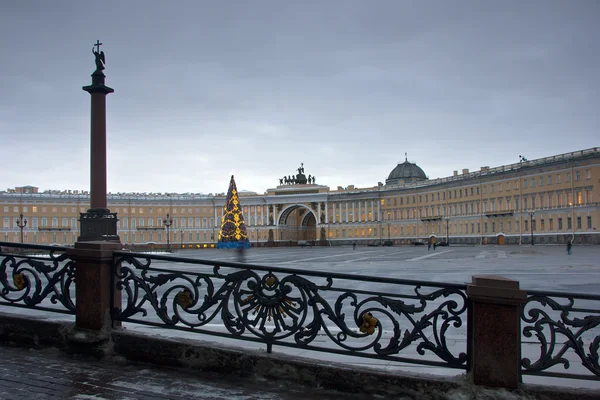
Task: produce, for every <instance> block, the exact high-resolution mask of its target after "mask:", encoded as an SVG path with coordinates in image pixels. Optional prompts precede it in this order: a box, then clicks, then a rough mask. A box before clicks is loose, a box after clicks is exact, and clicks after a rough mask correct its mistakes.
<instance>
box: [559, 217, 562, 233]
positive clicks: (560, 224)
mask: <svg viewBox="0 0 600 400" xmlns="http://www.w3.org/2000/svg"><path fill="white" fill-rule="evenodd" d="M562 228H563V224H562V218H559V219H558V230H559V231H560V230H562Z"/></svg>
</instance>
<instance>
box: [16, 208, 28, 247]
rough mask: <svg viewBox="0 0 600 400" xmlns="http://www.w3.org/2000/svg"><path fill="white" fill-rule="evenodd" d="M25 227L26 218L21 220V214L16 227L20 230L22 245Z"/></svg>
mask: <svg viewBox="0 0 600 400" xmlns="http://www.w3.org/2000/svg"><path fill="white" fill-rule="evenodd" d="M26 226H27V218H23V213H21V215H19V219H18V220H17V227H18V228H19V229H20V230H21V243H23V229H24V228H25V227H26Z"/></svg>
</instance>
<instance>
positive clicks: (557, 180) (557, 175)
mask: <svg viewBox="0 0 600 400" xmlns="http://www.w3.org/2000/svg"><path fill="white" fill-rule="evenodd" d="M556 183H560V174H556Z"/></svg>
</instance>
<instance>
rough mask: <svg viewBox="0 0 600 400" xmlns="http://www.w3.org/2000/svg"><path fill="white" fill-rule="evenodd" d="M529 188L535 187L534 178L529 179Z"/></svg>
mask: <svg viewBox="0 0 600 400" xmlns="http://www.w3.org/2000/svg"><path fill="white" fill-rule="evenodd" d="M531 187H535V178H531Z"/></svg>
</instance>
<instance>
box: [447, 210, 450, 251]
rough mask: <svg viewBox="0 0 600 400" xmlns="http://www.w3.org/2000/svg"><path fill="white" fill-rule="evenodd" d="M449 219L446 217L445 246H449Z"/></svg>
mask: <svg viewBox="0 0 600 400" xmlns="http://www.w3.org/2000/svg"><path fill="white" fill-rule="evenodd" d="M449 220H450V218H448V217H446V244H447V245H448V246H450V241H449V240H448V221H449Z"/></svg>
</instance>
